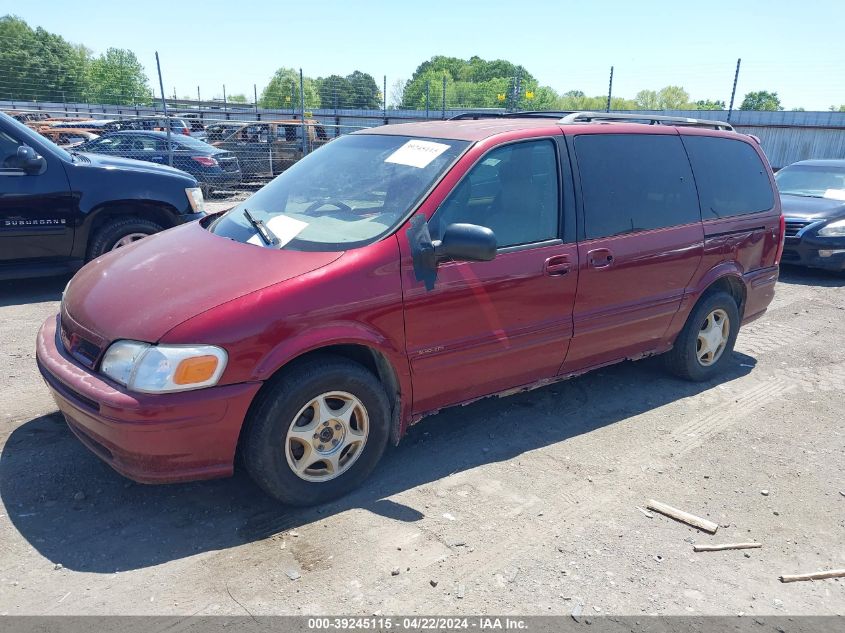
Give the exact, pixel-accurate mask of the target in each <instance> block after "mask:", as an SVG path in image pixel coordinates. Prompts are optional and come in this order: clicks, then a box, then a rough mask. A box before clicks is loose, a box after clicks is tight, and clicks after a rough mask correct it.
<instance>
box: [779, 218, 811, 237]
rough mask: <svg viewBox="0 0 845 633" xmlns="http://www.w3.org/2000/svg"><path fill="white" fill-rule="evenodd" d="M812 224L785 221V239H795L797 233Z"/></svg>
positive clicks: (804, 221)
mask: <svg viewBox="0 0 845 633" xmlns="http://www.w3.org/2000/svg"><path fill="white" fill-rule="evenodd" d="M810 224H812V220H787V221H786V233H785V235H786V237H795V236H796V235H798V232H799V231H800V230H801V229H803V228H806V227H807V226H809V225H810Z"/></svg>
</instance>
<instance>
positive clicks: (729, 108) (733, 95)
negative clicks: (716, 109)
mask: <svg viewBox="0 0 845 633" xmlns="http://www.w3.org/2000/svg"><path fill="white" fill-rule="evenodd" d="M741 63H742V58H741V57H740V58H739V59H737V60H736V72H735V73H734V87H733V90H731V105H730V106H729V107H728V123H730V122H731V114H733V111H734V97H735V96H736V82H737V81H738V80H739V65H740V64H741Z"/></svg>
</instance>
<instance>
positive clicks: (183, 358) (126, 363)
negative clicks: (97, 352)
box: [100, 341, 227, 393]
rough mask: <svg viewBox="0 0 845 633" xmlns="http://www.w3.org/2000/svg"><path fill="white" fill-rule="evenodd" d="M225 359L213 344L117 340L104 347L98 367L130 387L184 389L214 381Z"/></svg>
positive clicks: (151, 390) (156, 390)
mask: <svg viewBox="0 0 845 633" xmlns="http://www.w3.org/2000/svg"><path fill="white" fill-rule="evenodd" d="M226 360H227V356H226V352H225V351H224V350H223V349H221V348H219V347H215V346H214V345H150V344H149V343H139V342H138V341H117V342H116V343H113V344H112V345H111V347H109V349H108V351H106V354H105V356H104V357H103V362H102V364H101V365H100V371H101V372H102V373H104V374H105V375H106V376H108V377H109V378H111V379H112V380H114V381H115V382H119V383H120V384H121V385H123V386H125V387H126V388H127V389H130V390H131V391H140V392H142V393H164V392H170V391H188V390H190V389H200V388H202V387H211V386H213V385H216V384H217V381H218V380H220V376H221V375H223V370H224V369H226Z"/></svg>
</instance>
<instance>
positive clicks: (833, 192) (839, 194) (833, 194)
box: [822, 189, 845, 200]
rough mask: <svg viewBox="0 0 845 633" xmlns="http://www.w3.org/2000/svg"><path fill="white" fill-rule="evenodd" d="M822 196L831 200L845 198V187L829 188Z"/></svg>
mask: <svg viewBox="0 0 845 633" xmlns="http://www.w3.org/2000/svg"><path fill="white" fill-rule="evenodd" d="M822 197H823V198H830V199H831V200H845V189H828V190H827V191H825V192H824V196H822Z"/></svg>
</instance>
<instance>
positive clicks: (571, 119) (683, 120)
mask: <svg viewBox="0 0 845 633" xmlns="http://www.w3.org/2000/svg"><path fill="white" fill-rule="evenodd" d="M590 121H607V122H613V121H632V122H637V121H640V122H647V123H648V124H649V125H679V126H689V127H706V128H712V129H714V130H727V131H729V132H733V131H734V128H733V126H732V125H731V124H730V123H727V122H725V121H710V120H707V119H690V118H687V117H680V116H663V115H658V114H634V113H631V114H627V113H624V114H623V113H621V112H572V113H571V114H567V115H566V116H565V117H563V118H562V119H561V120H560V121H559V122H560V123H562V124H567V123H589V122H590Z"/></svg>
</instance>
